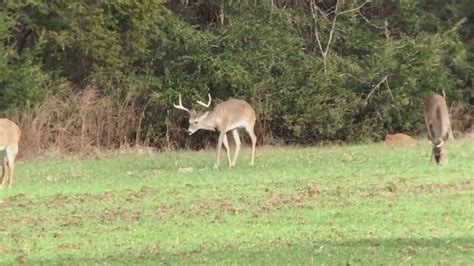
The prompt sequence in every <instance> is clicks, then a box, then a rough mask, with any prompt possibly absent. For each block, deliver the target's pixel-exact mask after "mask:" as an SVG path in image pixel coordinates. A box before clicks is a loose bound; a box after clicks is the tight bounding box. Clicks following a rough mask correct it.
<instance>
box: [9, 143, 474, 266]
mask: <svg viewBox="0 0 474 266" xmlns="http://www.w3.org/2000/svg"><path fill="white" fill-rule="evenodd" d="M429 149H430V148H429V145H427V144H426V143H425V142H420V143H418V144H417V145H416V146H414V147H405V148H395V149H391V148H388V147H386V146H384V145H380V144H372V145H358V146H346V147H340V146H331V147H322V148H317V147H314V148H296V147H287V148H260V149H257V160H256V165H255V166H254V167H250V166H248V161H249V149H248V148H246V149H243V150H242V152H241V155H240V157H239V160H238V161H237V166H236V167H235V168H233V169H229V168H228V167H227V166H226V161H225V158H224V156H223V157H222V162H223V164H222V166H221V169H220V170H217V171H214V170H212V165H213V160H214V153H213V151H205V152H176V153H158V154H153V155H117V156H113V155H108V156H102V157H101V158H100V159H92V158H91V159H85V160H84V159H81V160H79V159H73V158H66V159H58V158H47V157H45V158H38V159H35V160H31V161H20V162H18V170H17V176H18V179H17V182H16V183H15V184H14V188H13V189H12V190H10V191H7V190H3V191H0V264H1V265H4V264H18V263H27V264H30V263H31V264H38V263H43V264H47V265H49V264H71V263H72V264H92V263H107V264H108V263H112V264H129V263H141V264H153V265H154V264H156V263H157V262H158V263H159V262H162V263H171V264H196V263H198V264H285V265H286V264H317V265H321V264H346V263H351V264H384V265H385V264H400V263H403V264H435V263H441V264H449V265H453V264H455V265H458V264H465V265H468V264H470V265H472V264H473V263H474V210H473V205H474V197H473V194H474V193H473V192H474V163H473V159H474V143H472V142H462V141H458V142H456V143H449V146H448V154H449V164H448V165H445V166H435V165H429V164H428V159H429V152H430V150H429Z"/></svg>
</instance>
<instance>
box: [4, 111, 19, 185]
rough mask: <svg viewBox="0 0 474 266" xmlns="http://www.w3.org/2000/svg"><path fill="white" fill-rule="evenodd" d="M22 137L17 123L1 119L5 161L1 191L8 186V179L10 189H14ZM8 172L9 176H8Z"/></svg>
mask: <svg viewBox="0 0 474 266" xmlns="http://www.w3.org/2000/svg"><path fill="white" fill-rule="evenodd" d="M20 135H21V131H20V128H19V127H18V126H17V125H16V124H15V123H13V122H12V121H10V120H8V119H5V118H0V158H1V160H3V168H2V181H1V182H0V189H3V187H4V186H5V185H6V183H7V179H8V188H9V189H10V188H11V187H12V184H13V175H14V173H15V159H16V155H17V153H18V142H19V141H20ZM7 170H8V175H7V174H6V172H7Z"/></svg>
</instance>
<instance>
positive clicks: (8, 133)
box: [0, 118, 21, 149]
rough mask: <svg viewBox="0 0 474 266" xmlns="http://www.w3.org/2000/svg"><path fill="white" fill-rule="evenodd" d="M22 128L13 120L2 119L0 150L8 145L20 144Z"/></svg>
mask: <svg viewBox="0 0 474 266" xmlns="http://www.w3.org/2000/svg"><path fill="white" fill-rule="evenodd" d="M20 133H21V131H20V128H19V127H18V126H17V125H16V124H15V123H13V122H12V121H11V120H9V119H6V118H0V149H3V148H5V146H7V145H12V144H18V141H19V140H20Z"/></svg>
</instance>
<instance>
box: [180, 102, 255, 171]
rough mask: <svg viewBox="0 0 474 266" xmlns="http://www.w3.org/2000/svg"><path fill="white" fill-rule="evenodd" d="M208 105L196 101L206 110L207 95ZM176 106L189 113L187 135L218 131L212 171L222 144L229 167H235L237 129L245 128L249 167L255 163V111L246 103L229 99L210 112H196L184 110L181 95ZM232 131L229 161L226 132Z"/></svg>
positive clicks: (238, 139)
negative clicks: (232, 157) (249, 148)
mask: <svg viewBox="0 0 474 266" xmlns="http://www.w3.org/2000/svg"><path fill="white" fill-rule="evenodd" d="M208 97H209V101H208V103H207V104H206V103H203V102H201V101H197V103H198V104H200V105H202V106H204V107H206V108H208V107H209V106H210V105H211V95H210V94H208ZM178 101H179V103H178V105H176V104H173V106H174V107H175V108H177V109H180V110H184V111H186V112H188V113H189V128H188V132H189V134H190V135H191V134H193V133H194V132H196V131H197V130H199V129H205V130H212V131H215V130H217V131H219V139H218V141H217V158H216V162H215V164H214V169H217V168H218V167H219V158H220V153H221V148H222V144H224V147H225V149H226V151H227V160H228V162H229V166H231V167H232V166H235V161H236V160H237V156H238V155H239V151H240V136H239V132H238V129H239V128H245V130H246V131H247V133H248V134H249V136H250V139H251V141H252V157H251V159H250V165H254V162H255V145H256V144H257V137H256V136H255V133H254V126H255V120H256V115H255V110H254V109H253V108H252V106H250V104H248V103H247V102H246V101H243V100H237V99H230V100H227V101H225V102H222V103H219V104H218V105H216V107H215V108H214V110H212V111H204V112H196V111H194V110H189V109H187V108H185V107H184V106H183V104H182V102H181V94H179V100H178ZM228 131H232V135H233V136H234V140H235V155H234V159H233V160H232V161H231V159H230V150H229V143H228V141H227V132H228Z"/></svg>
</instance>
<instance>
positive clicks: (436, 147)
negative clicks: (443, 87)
mask: <svg viewBox="0 0 474 266" xmlns="http://www.w3.org/2000/svg"><path fill="white" fill-rule="evenodd" d="M443 95H444V91H443ZM445 98H446V97H445V96H444V97H443V96H441V95H433V96H430V97H428V99H427V101H426V104H425V122H426V127H427V129H428V140H429V142H430V144H431V146H432V150H431V157H430V163H433V158H434V159H435V161H436V164H438V165H441V164H443V163H446V164H447V163H448V157H447V154H446V151H445V142H446V141H447V140H448V139H449V138H450V137H451V136H452V130H451V122H450V120H449V113H448V107H447V106H446V101H445Z"/></svg>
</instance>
